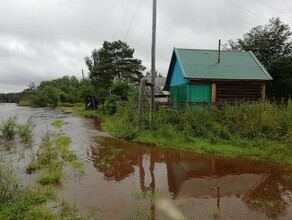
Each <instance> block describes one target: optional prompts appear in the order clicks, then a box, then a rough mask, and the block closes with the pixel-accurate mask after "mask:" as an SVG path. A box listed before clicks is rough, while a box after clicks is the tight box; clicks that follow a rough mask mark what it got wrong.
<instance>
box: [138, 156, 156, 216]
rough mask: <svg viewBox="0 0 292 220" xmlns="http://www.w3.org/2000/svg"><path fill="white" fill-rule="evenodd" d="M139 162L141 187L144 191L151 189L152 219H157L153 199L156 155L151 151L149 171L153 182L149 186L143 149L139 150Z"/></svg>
mask: <svg viewBox="0 0 292 220" xmlns="http://www.w3.org/2000/svg"><path fill="white" fill-rule="evenodd" d="M137 163H138V166H139V179H140V189H141V191H142V192H146V190H149V192H151V196H150V202H151V207H150V210H151V219H152V220H155V205H154V201H153V195H154V193H155V176H154V169H155V158H154V156H152V153H150V166H149V171H150V176H151V182H150V185H149V187H146V186H145V170H144V167H143V153H142V152H141V151H139V152H138V157H137Z"/></svg>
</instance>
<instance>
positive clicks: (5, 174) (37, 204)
mask: <svg viewBox="0 0 292 220" xmlns="http://www.w3.org/2000/svg"><path fill="white" fill-rule="evenodd" d="M54 198H55V193H54V192H53V191H52V190H50V189H48V188H46V189H44V188H43V189H41V188H36V187H35V188H34V187H22V186H20V184H19V183H18V181H17V179H16V177H15V175H14V172H13V169H12V167H10V166H9V165H7V164H6V165H4V164H3V163H2V162H1V163H0V219H36V217H38V219H53V215H52V213H51V212H50V211H49V210H48V209H47V208H45V207H44V206H43V205H44V204H45V203H46V202H48V201H49V200H53V199H54ZM36 214H37V215H36Z"/></svg>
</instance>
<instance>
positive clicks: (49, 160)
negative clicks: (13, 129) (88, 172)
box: [26, 133, 83, 185]
mask: <svg viewBox="0 0 292 220" xmlns="http://www.w3.org/2000/svg"><path fill="white" fill-rule="evenodd" d="M70 143H71V141H70V138H69V137H67V136H58V137H56V138H54V139H52V135H51V134H50V133H46V134H45V135H44V137H43V141H42V143H41V146H40V149H39V151H38V153H37V157H36V156H35V155H33V156H32V161H31V163H30V164H28V166H27V167H26V170H27V172H29V173H30V172H34V171H36V170H40V171H41V173H40V175H39V177H38V182H39V183H41V184H42V185H48V184H49V185H50V184H58V183H60V181H61V179H62V176H63V167H64V163H65V162H68V163H70V164H71V165H72V166H73V167H74V168H76V169H78V170H79V171H81V172H83V167H82V164H81V163H80V162H79V161H78V158H77V156H76V154H75V153H74V152H73V151H71V150H69V146H70Z"/></svg>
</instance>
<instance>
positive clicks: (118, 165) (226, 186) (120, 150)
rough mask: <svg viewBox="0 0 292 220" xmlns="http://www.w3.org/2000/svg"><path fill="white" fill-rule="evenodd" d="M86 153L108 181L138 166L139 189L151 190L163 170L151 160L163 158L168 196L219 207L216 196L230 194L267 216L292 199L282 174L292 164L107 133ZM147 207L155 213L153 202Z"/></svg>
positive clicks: (277, 213)
mask: <svg viewBox="0 0 292 220" xmlns="http://www.w3.org/2000/svg"><path fill="white" fill-rule="evenodd" d="M91 159H92V161H93V164H94V166H95V167H96V169H97V170H98V172H101V173H103V175H104V177H105V179H106V180H108V181H117V182H120V181H122V180H124V179H126V178H127V177H129V176H131V175H134V173H135V170H137V173H138V176H139V183H140V190H141V191H142V192H145V191H150V192H155V190H156V180H155V177H157V176H159V175H165V174H164V173H161V169H158V170H156V169H155V166H156V164H164V165H165V172H166V175H167V184H168V192H169V193H170V194H171V196H172V198H173V200H179V199H183V198H205V199H208V198H209V199H210V198H214V199H216V201H217V207H218V208H219V209H220V201H221V198H230V199H231V198H233V197H234V198H238V199H241V200H242V201H243V202H244V203H246V205H247V207H248V208H249V209H250V210H251V211H252V212H257V213H261V214H265V215H266V216H267V217H269V218H276V217H278V216H285V215H287V214H288V213H287V207H288V205H289V204H290V205H291V201H292V200H291V194H292V193H291V192H292V184H291V182H289V180H287V178H286V179H285V178H284V177H285V175H286V176H290V175H291V169H290V168H284V167H282V168H280V169H279V167H276V166H275V165H272V164H268V163H264V162H254V161H246V160H240V159H226V158H221V157H209V156H202V155H197V154H192V153H189V152H179V151H173V150H165V149H155V148H148V147H145V146H141V145H139V144H135V143H129V142H125V141H121V140H118V139H114V138H109V137H107V138H105V139H104V141H102V142H101V144H100V146H98V147H92V149H91ZM146 173H148V176H149V178H148V179H150V181H148V184H146V182H147V181H146V179H147V178H146ZM151 211H152V216H155V209H154V205H153V204H152V205H151Z"/></svg>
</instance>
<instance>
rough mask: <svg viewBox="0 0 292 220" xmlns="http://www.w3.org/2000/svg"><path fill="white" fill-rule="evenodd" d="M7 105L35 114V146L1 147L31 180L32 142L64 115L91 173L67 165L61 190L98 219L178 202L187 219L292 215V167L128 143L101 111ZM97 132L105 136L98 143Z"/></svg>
mask: <svg viewBox="0 0 292 220" xmlns="http://www.w3.org/2000/svg"><path fill="white" fill-rule="evenodd" d="M0 113H1V114H0V117H1V118H0V120H4V119H5V118H7V117H9V116H11V115H12V116H14V115H17V118H18V121H19V122H25V121H26V120H27V118H28V117H30V116H31V117H32V119H33V123H34V124H35V126H36V127H35V130H34V142H33V146H32V147H31V148H25V149H23V148H22V150H21V147H18V148H17V149H18V150H17V151H16V152H15V151H9V150H3V149H2V151H1V154H5V155H6V157H9V158H10V159H11V160H13V161H14V163H13V164H14V166H15V167H17V170H18V171H17V174H18V176H19V178H20V179H21V180H22V181H23V182H26V183H29V181H31V179H32V177H30V175H26V174H25V172H24V168H23V167H24V166H25V165H26V164H27V163H29V161H30V158H29V155H30V153H31V150H37V148H38V145H39V143H40V138H41V136H42V132H43V131H45V130H48V129H49V130H54V131H56V132H60V129H59V130H58V129H56V128H54V127H52V126H51V125H50V123H51V122H52V121H53V120H56V119H61V120H63V121H64V126H63V127H62V128H61V132H63V133H64V134H65V135H68V136H70V138H71V140H72V144H71V147H72V149H73V150H74V151H75V152H76V153H77V155H78V156H79V158H80V159H81V160H82V161H83V163H84V164H85V174H84V175H83V176H81V177H80V176H75V175H74V172H71V173H68V175H67V178H66V179H65V180H63V182H62V185H63V187H62V189H61V190H60V196H61V197H63V198H64V199H65V200H68V201H70V202H71V203H72V204H75V205H76V206H77V208H78V210H79V212H80V213H81V214H90V215H92V216H95V218H96V219H167V218H168V215H170V214H171V212H172V211H173V210H174V211H176V212H178V213H179V214H180V215H182V216H184V217H185V218H186V219H213V218H215V219H275V218H276V219H292V167H285V166H278V165H276V164H274V163H266V162H260V161H251V160H243V159H230V158H224V157H217V156H210V155H199V154H194V153H190V152H183V151H176V150H168V149H161V148H160V149H159V148H154V147H149V146H145V145H141V144H136V143H129V142H127V141H123V140H119V139H116V138H112V137H109V136H106V135H105V133H103V132H101V131H99V130H98V129H99V128H100V121H99V120H98V119H81V118H76V117H72V116H70V115H66V114H63V113H62V112H60V111H58V110H54V109H33V108H27V107H17V106H15V105H12V104H11V105H0ZM96 127H97V128H98V129H96ZM93 136H103V138H102V139H101V140H100V141H99V143H95V142H93V139H92V137H93ZM19 152H22V153H19ZM20 154H21V157H20V156H19V155H20ZM163 207H167V208H163ZM165 210H168V211H167V212H168V213H166V212H165ZM170 210H172V211H170Z"/></svg>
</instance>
